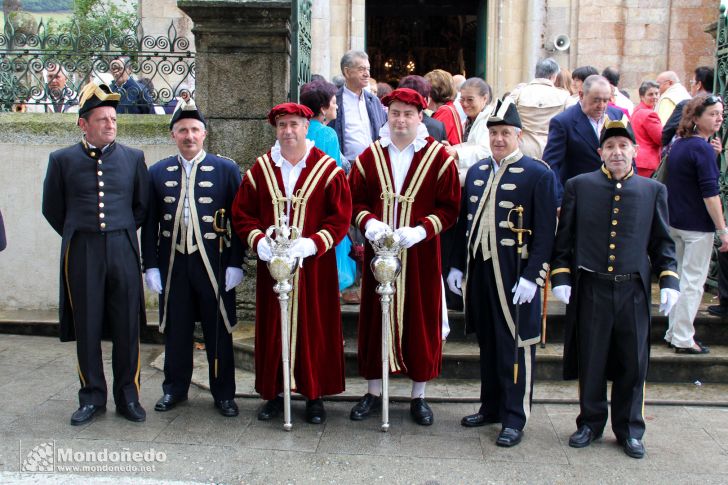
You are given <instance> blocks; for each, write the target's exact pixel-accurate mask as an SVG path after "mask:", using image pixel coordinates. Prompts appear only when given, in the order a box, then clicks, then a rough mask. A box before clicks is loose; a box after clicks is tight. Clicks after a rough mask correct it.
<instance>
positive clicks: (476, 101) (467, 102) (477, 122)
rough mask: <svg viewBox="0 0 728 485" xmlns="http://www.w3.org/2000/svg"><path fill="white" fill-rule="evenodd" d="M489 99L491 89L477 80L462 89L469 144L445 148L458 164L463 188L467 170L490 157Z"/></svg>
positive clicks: (469, 81)
mask: <svg viewBox="0 0 728 485" xmlns="http://www.w3.org/2000/svg"><path fill="white" fill-rule="evenodd" d="M490 99H491V89H490V86H488V84H487V83H486V82H485V81H483V80H482V79H480V78H478V77H471V78H470V79H468V80H466V81H465V82H464V83H463V85H462V87H461V88H460V104H461V105H462V107H463V110H464V111H465V115H466V116H467V119H466V121H465V126H464V127H463V139H464V140H466V141H464V142H463V143H461V144H459V145H454V146H446V147H445V149H446V150H447V152H448V154H449V155H450V156H451V157H453V158H454V159H455V161H456V162H457V164H458V173H459V175H460V186H462V185H463V184H464V183H465V174H466V173H467V171H468V169H469V168H470V167H472V166H473V165H474V164H475V162H478V161H480V160H482V159H484V158H487V157H489V156H490V154H491V153H490V141H489V139H488V127H487V126H486V122H487V121H488V117H489V116H490V113H491V106H490V105H489V103H490Z"/></svg>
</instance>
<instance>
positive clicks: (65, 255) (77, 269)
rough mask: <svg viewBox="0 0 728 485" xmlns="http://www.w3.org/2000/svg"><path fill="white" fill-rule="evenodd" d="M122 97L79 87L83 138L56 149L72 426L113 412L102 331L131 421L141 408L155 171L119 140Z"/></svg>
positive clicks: (53, 219)
mask: <svg viewBox="0 0 728 485" xmlns="http://www.w3.org/2000/svg"><path fill="white" fill-rule="evenodd" d="M118 103H119V95H118V94H116V93H112V92H111V90H110V89H109V87H108V86H106V85H105V84H102V85H100V86H99V85H96V84H94V83H89V84H87V85H86V87H85V88H84V90H83V91H82V92H81V100H80V103H79V104H80V109H79V120H78V124H79V126H80V127H81V130H82V131H83V138H82V140H81V142H80V143H77V144H75V145H72V146H70V147H68V148H63V149H61V150H58V151H55V152H53V153H51V155H50V157H49V161H48V171H47V173H46V178H45V182H44V184H43V215H44V216H45V218H46V219H47V220H48V222H49V223H50V225H51V226H52V227H53V229H55V231H56V232H57V233H58V234H60V235H61V237H62V238H63V239H62V241H61V266H60V268H61V285H60V290H61V300H60V324H61V328H60V333H61V341H62V342H67V341H71V340H76V351H77V356H78V365H77V370H78V377H79V380H80V381H81V390H80V391H79V392H78V398H79V402H80V407H79V408H78V410H77V411H76V412H75V413H73V416H71V424H72V425H81V424H85V423H87V422H89V421H90V420H91V419H93V417H94V416H95V415H96V414H97V413H99V412H103V411H105V410H106V396H107V393H106V379H105V377H104V368H103V361H102V357H101V336H102V334H104V335H111V338H112V341H113V343H114V350H113V355H112V367H113V370H114V389H113V394H114V402H115V403H116V411H117V412H118V413H119V414H121V415H123V416H124V417H126V418H127V419H129V420H130V421H136V422H140V421H144V420H145V419H146V413H145V411H144V409H143V408H142V407H141V405H140V404H139V387H140V383H139V381H140V377H139V374H140V370H141V361H140V358H139V326H140V323H142V324H146V320H145V316H144V291H143V287H142V275H141V270H140V260H139V245H138V242H137V235H136V231H137V228H139V227H140V226H141V224H142V222H143V221H144V217H145V216H146V211H147V203H148V195H149V174H148V172H147V166H146V164H145V163H144V153H142V152H141V151H140V150H136V149H134V148H129V147H127V146H125V145H122V144H121V143H116V106H117V104H118Z"/></svg>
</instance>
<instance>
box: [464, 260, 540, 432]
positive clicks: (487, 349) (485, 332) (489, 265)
mask: <svg viewBox="0 0 728 485" xmlns="http://www.w3.org/2000/svg"><path fill="white" fill-rule="evenodd" d="M478 257H480V256H478ZM492 261H493V260H492V259H491V260H489V261H485V262H482V261H481V260H478V261H477V262H475V263H472V264H471V267H470V274H469V275H468V288H467V302H466V305H467V309H466V310H467V315H468V320H469V321H470V322H473V323H474V324H475V333H476V335H477V337H478V345H479V346H480V381H481V384H480V402H481V406H480V413H481V414H483V415H485V416H486V417H488V418H493V419H498V420H499V421H500V422H501V424H502V426H503V427H504V428H515V429H520V430H522V429H523V428H524V427H525V426H526V422H527V421H528V416H529V415H530V413H531V399H532V397H533V376H534V370H535V363H536V346H535V345H529V346H526V347H521V348H519V349H518V382H517V383H514V382H513V361H514V355H515V354H514V346H515V341H514V339H513V336H512V335H511V331H510V329H509V328H508V324H507V323H506V320H505V317H504V315H503V310H502V309H501V305H500V300H499V298H498V289H497V287H496V282H495V281H496V280H495V273H494V272H493V262H492Z"/></svg>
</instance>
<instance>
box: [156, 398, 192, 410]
mask: <svg viewBox="0 0 728 485" xmlns="http://www.w3.org/2000/svg"><path fill="white" fill-rule="evenodd" d="M186 400H187V396H180V397H175V396H173V395H171V394H165V395H164V396H162V397H160V398H159V401H157V404H155V405H154V410H155V411H159V412H160V413H163V412H165V411H169V410H171V409H174V407H175V406H176V405H177V404H179V403H181V402H184V401H186Z"/></svg>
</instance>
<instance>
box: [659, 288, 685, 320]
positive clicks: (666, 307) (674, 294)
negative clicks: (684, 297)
mask: <svg viewBox="0 0 728 485" xmlns="http://www.w3.org/2000/svg"><path fill="white" fill-rule="evenodd" d="M678 298H680V292H679V291H677V290H673V289H672V288H662V289H661V290H660V308H659V310H658V311H660V312H662V314H663V315H668V314H669V313H670V311H672V307H674V306H675V303H677V299H678Z"/></svg>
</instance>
